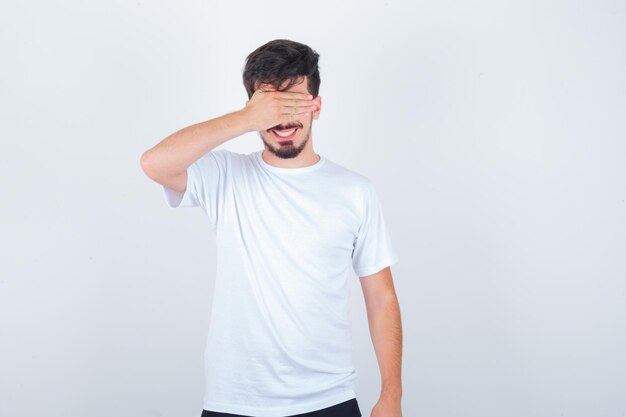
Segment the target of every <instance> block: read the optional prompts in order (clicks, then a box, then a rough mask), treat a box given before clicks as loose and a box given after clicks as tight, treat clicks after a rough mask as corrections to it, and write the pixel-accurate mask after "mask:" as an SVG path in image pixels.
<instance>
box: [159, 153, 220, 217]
mask: <svg viewBox="0 0 626 417" xmlns="http://www.w3.org/2000/svg"><path fill="white" fill-rule="evenodd" d="M228 152H229V151H228V150H226V149H218V150H213V151H210V152H208V153H206V154H205V155H203V156H201V157H200V158H199V159H197V160H196V161H194V162H193V163H192V164H191V165H190V166H189V167H188V168H187V188H186V189H185V192H183V193H181V192H178V191H176V190H173V189H171V188H169V187H168V186H166V185H163V196H164V198H165V202H166V203H167V205H168V206H169V207H170V208H180V207H201V208H202V209H203V210H204V212H205V213H206V215H207V216H208V217H209V220H210V222H211V224H212V225H215V224H216V223H217V218H218V216H219V214H220V212H221V206H222V204H223V201H224V197H225V182H226V170H227V168H228V167H227V165H228V159H229V158H228V155H229V154H228Z"/></svg>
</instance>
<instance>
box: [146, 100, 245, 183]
mask: <svg viewBox="0 0 626 417" xmlns="http://www.w3.org/2000/svg"><path fill="white" fill-rule="evenodd" d="M249 129H250V128H249V127H248V125H247V122H246V117H245V115H244V114H243V113H242V111H241V110H239V111H235V112H232V113H228V114H225V115H223V116H220V117H217V118H215V119H211V120H207V121H204V122H201V123H196V124H194V125H191V126H187V127H185V128H183V129H181V130H179V131H177V132H174V133H172V134H171V135H169V136H168V137H166V138H165V139H163V140H162V141H161V142H159V143H157V144H156V145H155V146H154V147H152V148H151V149H148V150H147V151H145V152H144V153H143V155H141V168H142V169H143V171H144V172H145V173H146V175H147V176H148V177H150V178H152V179H153V180H154V181H156V182H158V183H161V184H164V185H167V186H169V187H170V188H172V189H174V190H176V191H179V192H184V191H185V188H186V184H187V168H188V167H189V165H191V164H192V163H193V162H194V161H196V160H197V159H199V158H200V157H201V156H202V155H204V154H206V153H207V152H210V151H211V150H213V149H214V148H216V147H218V146H219V145H221V144H222V143H224V142H226V141H228V140H230V139H233V138H235V137H237V136H241V135H243V134H244V133H246V132H248V131H249Z"/></svg>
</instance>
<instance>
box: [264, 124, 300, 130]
mask: <svg viewBox="0 0 626 417" xmlns="http://www.w3.org/2000/svg"><path fill="white" fill-rule="evenodd" d="M296 127H297V128H302V125H301V124H299V123H290V124H287V125H276V126H274V127H272V128H269V129H267V131H268V132H269V131H271V130H289V129H293V128H296Z"/></svg>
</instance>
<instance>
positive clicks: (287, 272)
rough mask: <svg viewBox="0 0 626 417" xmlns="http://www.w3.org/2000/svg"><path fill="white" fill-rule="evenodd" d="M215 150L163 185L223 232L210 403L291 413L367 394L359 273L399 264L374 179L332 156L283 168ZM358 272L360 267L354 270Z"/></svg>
mask: <svg viewBox="0 0 626 417" xmlns="http://www.w3.org/2000/svg"><path fill="white" fill-rule="evenodd" d="M261 154H262V150H260V151H256V152H253V153H250V154H240V153H236V152H232V151H229V150H226V149H219V150H213V151H211V152H209V153H207V154H205V155H204V156H202V157H201V158H199V159H198V160H197V161H195V162H194V163H193V164H192V165H191V166H190V167H189V168H188V169H187V189H186V191H185V193H179V192H176V191H174V190H172V189H170V188H168V187H166V186H163V193H164V197H165V200H166V202H167V204H168V206H169V207H171V208H177V207H197V206H199V207H202V209H203V210H204V212H205V213H206V215H207V217H208V219H209V223H210V226H211V227H212V228H213V230H214V232H215V238H216V246H217V266H216V281H215V289H214V296H213V304H212V307H211V320H210V324H209V331H208V336H207V344H206V350H205V378H206V386H205V394H204V400H203V403H204V404H203V406H204V409H205V410H211V411H219V412H223V413H231V414H242V415H249V416H257V417H284V416H287V415H292V414H302V413H307V412H310V411H314V410H318V409H321V408H326V407H330V406H332V405H335V404H338V403H340V402H343V401H347V400H349V399H351V398H356V389H355V384H354V381H355V378H356V376H357V371H356V369H355V368H354V365H353V363H352V338H351V324H350V321H349V310H348V307H349V304H348V298H349V289H350V286H349V285H350V281H349V280H350V279H354V277H355V275H354V273H356V275H357V276H358V277H364V276H367V275H371V274H373V273H375V272H378V271H380V270H381V269H383V268H384V267H386V266H388V265H391V264H394V263H396V262H397V261H398V254H397V252H396V251H395V250H394V248H393V246H392V243H391V239H390V236H389V234H388V231H387V229H386V228H385V222H384V218H383V211H382V208H381V205H380V202H379V200H378V197H377V194H376V192H375V189H374V188H373V186H372V182H371V181H370V180H369V179H368V178H367V177H365V176H362V175H360V174H357V173H355V172H353V171H350V170H348V169H347V168H344V167H342V166H340V165H338V164H336V163H334V162H332V161H331V160H329V159H327V158H326V157H324V156H323V155H320V157H321V159H320V160H319V161H318V162H317V163H315V164H313V165H309V166H306V167H302V168H279V167H275V166H273V165H270V164H268V163H267V162H265V160H263V158H262V157H261ZM353 270H354V272H353Z"/></svg>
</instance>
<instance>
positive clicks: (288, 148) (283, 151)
mask: <svg viewBox="0 0 626 417" xmlns="http://www.w3.org/2000/svg"><path fill="white" fill-rule="evenodd" d="M312 125H313V120H312V119H311V123H310V124H309V129H308V130H307V132H306V138H305V139H304V140H303V141H302V143H301V144H300V145H299V146H295V145H294V142H293V140H286V141H284V142H279V143H278V147H274V146H273V145H272V144H271V143H268V142H267V141H266V140H265V138H264V137H263V135H261V132H259V136H260V137H261V140H262V141H263V143H264V144H265V147H266V148H267V150H268V151H270V152H271V153H273V154H274V155H276V156H277V157H279V158H282V159H292V158H295V157H296V156H298V155H300V153H301V152H302V151H303V150H304V147H305V146H306V144H307V142H308V141H309V139H310V138H311V126H312ZM271 134H272V133H270V135H271Z"/></svg>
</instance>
